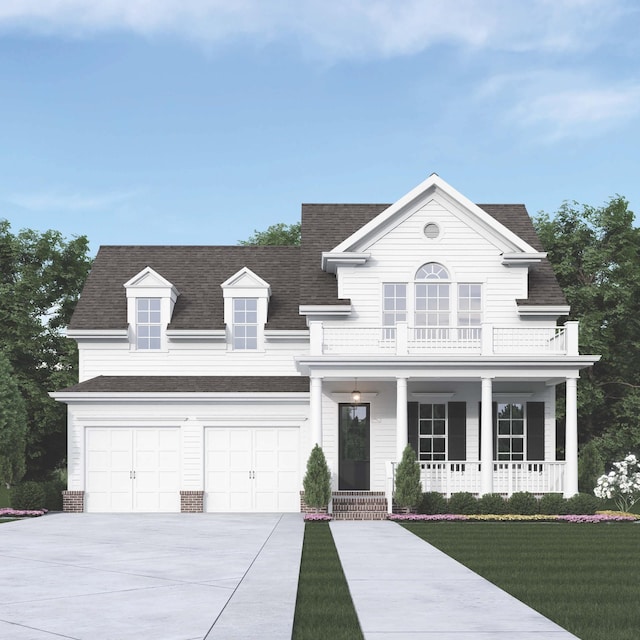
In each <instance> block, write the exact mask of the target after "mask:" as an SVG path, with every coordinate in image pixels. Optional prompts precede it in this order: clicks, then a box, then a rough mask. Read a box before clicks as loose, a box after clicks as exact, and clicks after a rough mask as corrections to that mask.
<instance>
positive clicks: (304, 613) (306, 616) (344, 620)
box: [292, 522, 363, 640]
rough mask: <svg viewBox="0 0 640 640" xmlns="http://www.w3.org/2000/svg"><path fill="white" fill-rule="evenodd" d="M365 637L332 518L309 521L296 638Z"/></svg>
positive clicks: (341, 639)
mask: <svg viewBox="0 0 640 640" xmlns="http://www.w3.org/2000/svg"><path fill="white" fill-rule="evenodd" d="M324 638H326V639H328V640H362V638H363V636H362V632H361V631H360V624H359V623H358V617H357V615H356V612H355V609H354V608H353V602H352V601H351V594H350V593H349V587H348V585H347V581H346V579H345V577H344V573H343V571H342V565H341V564H340V558H339V557H338V552H337V550H336V546H335V544H334V542H333V536H332V535H331V529H330V528H329V523H328V522H310V523H307V524H306V525H305V529H304V542H303V545H302V560H301V563H300V580H299V582H298V598H297V600H296V611H295V616H294V620H293V635H292V640H322V639H324Z"/></svg>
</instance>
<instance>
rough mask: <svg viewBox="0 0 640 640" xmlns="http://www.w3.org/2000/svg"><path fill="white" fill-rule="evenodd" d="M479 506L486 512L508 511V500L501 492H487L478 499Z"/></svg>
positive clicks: (498, 512) (481, 510)
mask: <svg viewBox="0 0 640 640" xmlns="http://www.w3.org/2000/svg"><path fill="white" fill-rule="evenodd" d="M478 508H479V510H480V513H485V514H496V515H498V514H501V513H507V501H506V500H505V499H504V498H503V497H502V496H501V495H500V494H499V493H485V494H484V495H483V496H482V497H481V498H480V499H479V500H478Z"/></svg>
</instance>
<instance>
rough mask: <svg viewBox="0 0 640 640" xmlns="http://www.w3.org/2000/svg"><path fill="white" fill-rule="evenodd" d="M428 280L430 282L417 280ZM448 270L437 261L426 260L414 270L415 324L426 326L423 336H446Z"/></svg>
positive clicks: (448, 294) (448, 318)
mask: <svg viewBox="0 0 640 640" xmlns="http://www.w3.org/2000/svg"><path fill="white" fill-rule="evenodd" d="M420 280H429V281H430V282H419V281H420ZM448 280H449V272H448V271H447V270H446V269H445V268H444V267H443V266H442V265H441V264H439V263H437V262H428V263H427V264H424V265H422V266H421V267H420V268H419V269H418V271H417V272H416V281H417V282H416V284H415V289H416V290H415V301H416V305H415V318H414V319H415V326H416V328H423V327H424V328H428V329H429V332H428V334H427V335H425V336H424V337H429V338H446V337H447V335H446V334H447V332H448V330H447V329H444V328H443V327H449V326H450V324H451V322H450V319H451V305H450V297H451V295H450V293H451V292H450V287H451V285H450V283H449V282H447V281H448Z"/></svg>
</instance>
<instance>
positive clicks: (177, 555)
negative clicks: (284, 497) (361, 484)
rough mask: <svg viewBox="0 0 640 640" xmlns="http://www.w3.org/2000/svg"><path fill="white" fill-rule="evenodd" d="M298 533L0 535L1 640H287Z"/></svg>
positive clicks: (58, 523) (253, 517) (212, 522)
mask: <svg viewBox="0 0 640 640" xmlns="http://www.w3.org/2000/svg"><path fill="white" fill-rule="evenodd" d="M303 533H304V523H303V521H302V516H301V515H300V514H285V515H282V514H237V515H234V514H114V515H108V514H104V515H103V514H50V515H47V516H44V517H42V518H34V519H33V520H23V521H16V522H9V523H4V524H0V572H1V577H0V638H2V639H4V638H6V639H7V640H60V639H61V638H66V639H70V640H134V639H135V640H203V638H207V640H215V639H220V638H224V639H225V640H235V639H240V638H242V639H246V638H264V639H265V640H271V639H273V640H282V639H287V638H290V637H291V629H292V625H293V614H294V611H295V601H296V594H297V584H298V574H299V571H300V556H301V550H302V538H303Z"/></svg>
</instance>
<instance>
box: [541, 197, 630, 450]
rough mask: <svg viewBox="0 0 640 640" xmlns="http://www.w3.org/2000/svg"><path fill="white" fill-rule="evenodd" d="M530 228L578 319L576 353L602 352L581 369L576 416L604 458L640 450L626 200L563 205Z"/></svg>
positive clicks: (584, 436) (585, 435)
mask: <svg viewBox="0 0 640 640" xmlns="http://www.w3.org/2000/svg"><path fill="white" fill-rule="evenodd" d="M535 226H536V229H537V231H538V234H539V236H540V239H541V241H542V244H543V246H544V249H545V251H547V252H548V256H549V259H550V261H551V264H552V265H553V268H554V271H555V273H556V276H557V277H558V280H559V282H560V286H561V287H562V288H563V290H564V292H565V295H566V297H567V300H568V302H569V304H570V305H571V316H570V319H571V320H579V321H580V350H581V352H582V353H594V354H602V359H601V361H600V362H598V363H597V364H596V365H595V366H594V367H592V368H590V369H587V370H586V371H583V372H582V375H581V380H580V384H579V386H578V419H579V426H580V435H581V439H582V440H583V441H587V440H590V439H592V438H596V439H597V443H598V448H599V450H600V453H601V455H602V456H603V458H604V460H605V461H606V462H611V461H612V460H616V459H618V458H619V457H624V455H626V454H627V453H628V452H629V451H640V419H639V418H638V416H640V361H639V360H638V358H637V353H638V350H639V348H640V295H639V294H638V291H639V288H640V229H638V228H637V227H636V226H634V214H633V212H632V211H630V210H629V206H628V202H627V201H626V200H625V199H624V198H622V197H620V196H616V197H614V198H611V200H610V201H609V202H608V203H607V204H605V205H604V206H602V207H591V206H587V205H578V204H577V203H567V202H565V203H564V204H563V205H562V207H560V209H559V210H558V212H557V213H556V214H555V215H554V216H549V215H548V214H546V213H542V214H540V215H539V216H538V217H537V218H536V219H535Z"/></svg>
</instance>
